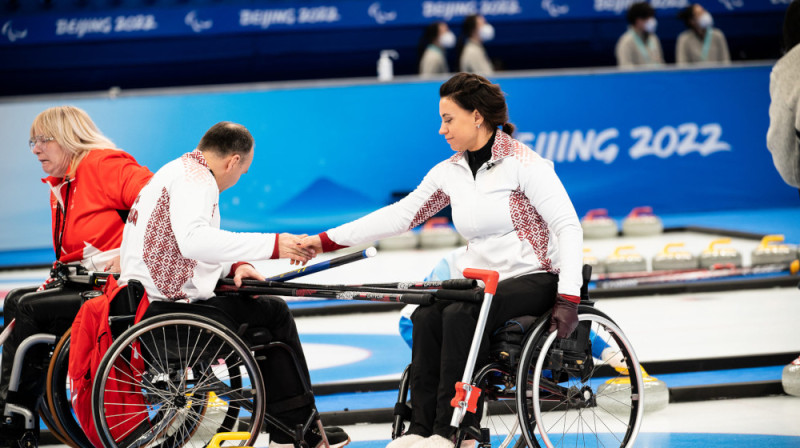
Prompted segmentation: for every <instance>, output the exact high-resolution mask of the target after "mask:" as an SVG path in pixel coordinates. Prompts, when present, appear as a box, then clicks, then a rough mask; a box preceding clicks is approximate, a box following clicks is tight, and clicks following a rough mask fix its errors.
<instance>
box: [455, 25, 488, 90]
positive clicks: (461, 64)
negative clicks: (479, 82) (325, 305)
mask: <svg viewBox="0 0 800 448" xmlns="http://www.w3.org/2000/svg"><path fill="white" fill-rule="evenodd" d="M492 39H494V27H493V26H492V25H491V24H490V23H489V22H487V21H486V19H485V18H484V17H483V16H481V15H478V14H472V15H470V16H467V17H466V18H465V19H464V24H463V25H462V26H461V36H460V37H459V43H458V46H457V50H456V53H457V54H458V68H459V70H460V71H462V72H465V73H475V74H477V75H482V76H491V75H492V74H494V67H493V66H492V61H490V60H489V56H488V55H487V54H486V49H485V48H484V47H483V43H484V42H487V41H490V40H492Z"/></svg>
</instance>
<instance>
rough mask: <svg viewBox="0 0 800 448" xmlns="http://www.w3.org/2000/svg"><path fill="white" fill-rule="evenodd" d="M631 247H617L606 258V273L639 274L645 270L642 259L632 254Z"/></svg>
mask: <svg viewBox="0 0 800 448" xmlns="http://www.w3.org/2000/svg"><path fill="white" fill-rule="evenodd" d="M633 250H634V247H633V246H619V247H617V248H616V249H615V250H614V253H613V254H611V255H609V256H608V258H606V272H608V273H609V274H612V273H614V272H640V271H646V270H647V262H646V261H645V259H644V257H642V256H641V255H639V254H638V253H636V252H633Z"/></svg>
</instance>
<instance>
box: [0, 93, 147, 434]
mask: <svg viewBox="0 0 800 448" xmlns="http://www.w3.org/2000/svg"><path fill="white" fill-rule="evenodd" d="M30 136H31V138H30V141H29V142H28V143H29V145H30V147H31V151H32V152H33V155H34V156H36V158H37V160H38V161H39V163H40V164H41V166H42V170H43V171H44V172H45V173H46V174H47V175H48V177H46V178H44V179H42V182H44V183H46V184H47V185H48V186H49V187H50V208H51V209H52V224H53V247H54V249H55V258H56V260H57V261H59V262H61V263H80V264H81V265H83V266H84V267H85V268H87V269H89V270H96V271H99V270H105V271H113V272H119V247H120V244H121V243H122V229H123V227H124V225H125V221H126V219H127V217H128V211H129V210H130V208H131V206H132V205H133V202H134V201H135V200H136V197H137V195H138V194H139V190H141V188H142V187H143V186H144V185H145V184H146V183H147V182H148V181H149V180H150V178H151V177H152V175H153V174H152V173H151V172H150V170H148V169H147V168H145V167H142V166H140V165H139V164H138V163H137V162H136V160H134V158H133V157H132V156H131V155H130V154H128V153H126V152H124V151H122V150H120V149H117V147H116V146H115V145H114V143H112V142H111V140H109V139H108V138H107V137H105V136H104V135H103V134H102V133H101V132H100V131H99V129H98V128H97V126H96V125H95V124H94V122H92V119H91V118H89V115H88V114H87V113H86V112H85V111H83V110H81V109H78V108H76V107H72V106H60V107H53V108H50V109H47V110H45V111H44V112H42V113H40V114H39V115H38V116H37V117H36V119H35V120H34V121H33V125H32V126H31V133H30ZM84 289H87V287H81V286H80V285H74V284H60V282H58V281H54V279H53V278H49V279H48V280H47V281H46V282H45V283H44V284H43V285H42V286H40V287H39V288H38V289H37V288H36V287H32V288H19V289H16V290H13V291H11V292H10V293H8V295H7V296H6V298H5V303H4V309H3V315H4V319H5V322H6V324H8V323H9V322H11V320H12V319H15V326H14V328H13V331H12V334H11V337H9V339H8V340H7V341H6V342H5V344H3V357H2V376H1V377H0V412H1V411H2V410H3V409H4V408H5V403H6V402H7V401H8V402H12V403H16V404H18V405H22V406H24V407H26V408H27V409H29V410H31V411H33V413H34V415H37V413H36V403H37V401H38V398H39V397H40V396H41V394H42V391H43V385H44V379H45V373H46V369H47V365H46V360H47V353H45V347H43V346H42V345H41V344H40V345H38V346H34V348H33V349H32V350H31V351H29V352H28V355H27V356H26V363H25V364H26V365H25V366H24V368H23V376H22V378H23V379H24V380H23V381H22V382H21V383H20V390H19V391H17V393H16V394H13V395H15V396H11V395H12V394H9V393H8V381H9V374H10V373H11V366H12V360H13V359H14V354H15V353H16V349H17V347H18V346H19V344H20V343H21V342H22V341H23V340H25V338H27V337H28V336H31V335H33V334H36V333H50V334H56V335H60V334H62V333H64V332H65V331H66V330H67V329H68V328H69V327H70V325H71V324H72V321H73V319H74V318H75V315H76V314H77V312H78V309H79V308H80V305H81V300H80V293H81V292H82V290H84ZM17 417H20V416H19V415H17ZM36 428H37V429H38V424H37V425H36ZM3 438H5V439H6V441H7V446H12V447H14V446H17V444H18V445H20V446H21V445H22V442H23V439H24V440H25V443H30V441H31V440H32V441H33V443H36V442H35V441H36V439H37V438H38V434H36V433H34V434H23V431H22V422H21V421H16V420H15V421H13V422H10V423H9V422H2V423H1V424H0V441H2V439H3ZM28 446H31V445H28ZM34 446H35V445H34Z"/></svg>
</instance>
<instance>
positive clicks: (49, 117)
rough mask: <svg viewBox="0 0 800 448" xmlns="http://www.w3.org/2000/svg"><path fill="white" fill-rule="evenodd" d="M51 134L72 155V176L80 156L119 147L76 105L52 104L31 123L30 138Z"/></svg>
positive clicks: (69, 173)
mask: <svg viewBox="0 0 800 448" xmlns="http://www.w3.org/2000/svg"><path fill="white" fill-rule="evenodd" d="M39 135H42V136H44V137H52V138H54V139H55V141H56V142H57V143H58V144H59V145H61V147H62V148H64V150H65V151H66V152H67V154H69V156H70V166H69V168H68V170H69V171H68V173H67V175H69V176H72V175H74V174H75V170H76V169H77V167H78V164H79V163H80V161H81V159H83V156H85V155H86V154H87V153H88V152H89V151H91V150H93V149H117V146H116V145H115V144H114V143H113V142H112V141H111V140H110V139H109V138H108V137H106V136H105V135H103V133H102V132H100V130H99V129H98V128H97V125H95V124H94V122H93V121H92V119H91V118H89V114H87V113H86V111H84V110H83V109H79V108H77V107H74V106H56V107H51V108H49V109H47V110H45V111H44V112H42V113H40V114H39V115H37V116H36V118H35V119H34V120H33V124H32V125H31V138H34V137H36V136H39Z"/></svg>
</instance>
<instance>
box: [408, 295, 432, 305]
mask: <svg viewBox="0 0 800 448" xmlns="http://www.w3.org/2000/svg"><path fill="white" fill-rule="evenodd" d="M400 301H401V302H403V303H406V304H409V305H430V304H432V303H433V301H434V298H433V295H432V294H401V295H400Z"/></svg>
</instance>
